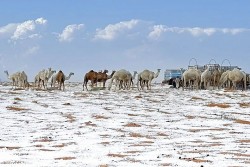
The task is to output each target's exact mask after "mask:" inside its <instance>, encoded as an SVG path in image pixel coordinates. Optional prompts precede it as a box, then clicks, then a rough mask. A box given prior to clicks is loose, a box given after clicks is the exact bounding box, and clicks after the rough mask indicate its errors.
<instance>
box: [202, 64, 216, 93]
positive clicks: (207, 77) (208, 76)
mask: <svg viewBox="0 0 250 167" xmlns="http://www.w3.org/2000/svg"><path fill="white" fill-rule="evenodd" d="M212 78H213V74H212V71H210V70H209V68H207V69H206V70H205V71H203V72H202V73H201V82H200V88H201V85H202V83H204V89H207V88H208V87H209V86H210V82H211V80H212Z"/></svg>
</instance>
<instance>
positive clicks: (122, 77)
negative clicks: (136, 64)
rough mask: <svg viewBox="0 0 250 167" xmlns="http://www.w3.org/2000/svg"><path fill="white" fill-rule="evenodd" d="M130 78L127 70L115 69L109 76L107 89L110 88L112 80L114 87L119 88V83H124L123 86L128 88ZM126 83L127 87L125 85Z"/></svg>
mask: <svg viewBox="0 0 250 167" xmlns="http://www.w3.org/2000/svg"><path fill="white" fill-rule="evenodd" d="M131 79H132V75H131V73H130V72H129V71H127V70H124V69H121V70H119V71H116V72H115V73H114V75H113V76H112V78H111V81H110V84H109V87H108V89H109V90H110V89H111V87H112V84H113V81H114V80H115V81H116V87H119V89H120V88H121V87H120V83H123V84H124V87H123V88H124V89H125V88H127V89H130V85H131ZM126 83H127V85H128V86H127V87H126V86H125V84H126Z"/></svg>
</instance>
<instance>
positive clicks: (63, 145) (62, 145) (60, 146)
mask: <svg viewBox="0 0 250 167" xmlns="http://www.w3.org/2000/svg"><path fill="white" fill-rule="evenodd" d="M65 146H66V144H64V143H62V144H58V145H54V146H52V147H57V148H62V147H65Z"/></svg>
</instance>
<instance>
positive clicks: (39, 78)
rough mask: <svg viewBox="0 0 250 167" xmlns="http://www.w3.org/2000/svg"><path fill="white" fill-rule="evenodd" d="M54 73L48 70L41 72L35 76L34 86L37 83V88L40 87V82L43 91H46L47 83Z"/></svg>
mask: <svg viewBox="0 0 250 167" xmlns="http://www.w3.org/2000/svg"><path fill="white" fill-rule="evenodd" d="M55 72H56V71H54V70H51V68H49V69H48V70H42V71H40V72H39V73H38V74H37V75H36V76H35V84H36V82H38V87H40V82H42V83H43V87H44V89H47V83H48V80H49V79H50V77H51V76H52V75H53V74H54V73H55Z"/></svg>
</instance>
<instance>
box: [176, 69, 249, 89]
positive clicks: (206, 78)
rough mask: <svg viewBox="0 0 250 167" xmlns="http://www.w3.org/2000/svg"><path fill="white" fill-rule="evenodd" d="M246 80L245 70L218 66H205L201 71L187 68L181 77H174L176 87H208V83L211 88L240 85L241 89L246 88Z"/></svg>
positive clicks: (247, 77) (234, 87)
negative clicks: (224, 68)
mask: <svg viewBox="0 0 250 167" xmlns="http://www.w3.org/2000/svg"><path fill="white" fill-rule="evenodd" d="M247 82H249V75H247V74H246V73H245V72H243V71H241V70H239V69H238V68H234V69H232V70H226V71H223V70H221V69H219V68H212V69H211V68H210V67H207V69H205V70H204V71H203V72H201V71H200V70H198V69H197V68H189V69H188V70H186V71H185V72H184V73H183V74H182V77H181V78H177V79H175V83H176V87H177V88H179V87H180V86H182V88H183V89H184V88H191V87H192V88H196V89H201V88H202V87H203V88H204V89H208V88H209V86H210V85H212V86H213V88H215V87H217V88H218V89H219V88H220V87H230V88H232V89H237V87H239V86H241V87H242V90H243V89H244V90H246V88H247Z"/></svg>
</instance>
